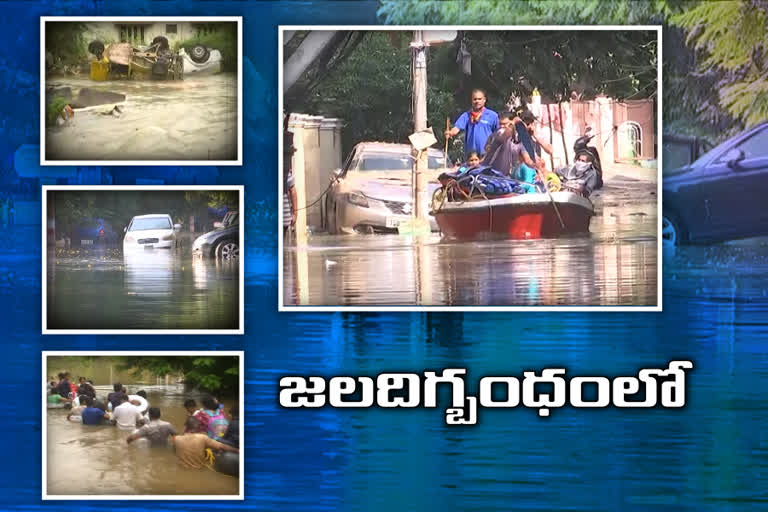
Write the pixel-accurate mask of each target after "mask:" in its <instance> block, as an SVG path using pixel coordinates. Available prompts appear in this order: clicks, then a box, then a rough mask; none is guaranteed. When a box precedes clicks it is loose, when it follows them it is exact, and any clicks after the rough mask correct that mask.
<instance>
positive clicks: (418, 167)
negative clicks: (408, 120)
mask: <svg viewBox="0 0 768 512" xmlns="http://www.w3.org/2000/svg"><path fill="white" fill-rule="evenodd" d="M426 50H427V44H426V43H425V42H424V33H423V32H422V31H421V30H414V32H413V41H412V42H411V70H412V73H413V76H412V82H411V83H412V84H413V85H412V88H413V131H414V132H420V131H422V130H426V129H427V51H426ZM426 170H427V150H426V149H424V150H422V151H419V153H418V158H417V159H416V162H415V165H414V179H413V188H414V190H413V217H414V218H415V219H417V220H419V221H426V220H427V219H426V215H425V212H424V208H423V205H424V173H425V172H426Z"/></svg>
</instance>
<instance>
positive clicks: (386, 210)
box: [325, 142, 445, 234]
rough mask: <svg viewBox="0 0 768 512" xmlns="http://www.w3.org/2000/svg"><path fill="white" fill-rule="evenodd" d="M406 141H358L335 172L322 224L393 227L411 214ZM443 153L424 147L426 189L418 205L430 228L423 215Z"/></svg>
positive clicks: (367, 229)
mask: <svg viewBox="0 0 768 512" xmlns="http://www.w3.org/2000/svg"><path fill="white" fill-rule="evenodd" d="M411 151H412V149H411V146H410V145H408V144H389V143H383V142H361V143H359V144H358V145H357V146H355V147H354V149H353V150H352V152H351V153H350V155H349V157H347V160H346V162H345V164H344V167H343V168H341V169H339V170H338V171H337V175H338V178H337V180H336V182H335V183H334V184H333V186H332V187H331V189H330V190H329V191H328V195H327V196H326V201H325V227H326V228H327V229H328V232H329V233H331V234H339V233H355V232H358V233H373V232H383V233H386V232H396V231H397V228H398V226H399V225H400V223H402V222H404V221H407V220H409V219H410V218H411V216H412V214H413V199H412V197H413V192H412V183H411V174H412V169H413V161H414V157H413V156H412V154H411ZM444 158H445V155H444V153H443V152H442V151H440V150H437V149H430V150H428V151H427V161H428V166H427V167H428V172H427V190H426V194H424V204H422V205H421V208H422V209H423V211H424V216H425V218H427V219H429V223H430V227H431V228H432V231H438V227H437V222H435V218H434V217H433V216H431V215H428V212H429V204H430V201H431V199H432V194H433V193H434V191H435V190H436V189H438V188H440V184H439V183H438V182H437V177H438V176H439V175H440V173H441V172H443V171H445V168H444Z"/></svg>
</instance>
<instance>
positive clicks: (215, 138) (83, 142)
mask: <svg viewBox="0 0 768 512" xmlns="http://www.w3.org/2000/svg"><path fill="white" fill-rule="evenodd" d="M46 86H49V87H50V86H66V87H70V88H72V90H73V92H74V93H75V94H77V91H78V90H79V89H80V88H82V87H89V88H92V89H98V90H103V91H111V92H116V93H120V94H124V95H125V96H126V101H127V103H126V104H125V105H121V106H120V108H121V109H122V113H121V114H120V115H119V117H117V116H115V115H113V114H109V111H110V110H111V108H112V105H109V106H108V107H96V108H95V110H90V111H77V112H76V114H75V117H74V119H73V120H72V121H70V122H69V123H68V124H67V125H66V126H64V127H55V128H49V129H48V130H47V131H46V153H47V157H48V158H51V159H55V160H234V159H235V158H236V157H237V115H238V111H239V109H238V108H237V77H236V75H235V74H233V73H220V74H217V75H210V76H190V77H188V78H185V79H184V80H178V81H158V80H153V81H141V80H112V81H108V82H93V81H91V80H88V79H87V78H73V77H62V78H54V79H50V80H48V81H47V82H46Z"/></svg>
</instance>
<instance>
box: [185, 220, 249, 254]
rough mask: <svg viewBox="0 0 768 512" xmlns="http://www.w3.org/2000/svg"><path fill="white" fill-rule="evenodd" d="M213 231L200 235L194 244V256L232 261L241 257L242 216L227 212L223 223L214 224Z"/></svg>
mask: <svg viewBox="0 0 768 512" xmlns="http://www.w3.org/2000/svg"><path fill="white" fill-rule="evenodd" d="M213 228H214V229H213V231H209V232H208V233H205V234H204V235H200V236H199V237H197V239H195V241H194V243H193V244H192V255H193V256H199V257H205V258H218V259H222V260H231V259H236V258H239V257H240V215H239V213H238V212H236V211H230V212H227V214H226V215H224V218H223V219H222V221H221V222H214V224H213Z"/></svg>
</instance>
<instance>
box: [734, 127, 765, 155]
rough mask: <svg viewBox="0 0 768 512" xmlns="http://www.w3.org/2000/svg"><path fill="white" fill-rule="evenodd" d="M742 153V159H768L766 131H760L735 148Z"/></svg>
mask: <svg viewBox="0 0 768 512" xmlns="http://www.w3.org/2000/svg"><path fill="white" fill-rule="evenodd" d="M736 147H737V148H739V149H740V150H742V151H743V152H744V158H746V159H750V158H759V157H768V129H765V128H764V129H762V130H760V131H759V132H757V133H755V134H754V135H752V136H751V137H749V138H748V139H747V140H743V141H741V142H740V143H739V145H738V146H736Z"/></svg>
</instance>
